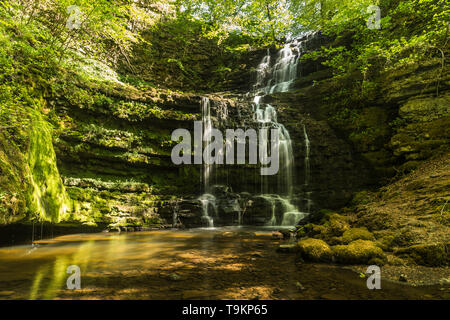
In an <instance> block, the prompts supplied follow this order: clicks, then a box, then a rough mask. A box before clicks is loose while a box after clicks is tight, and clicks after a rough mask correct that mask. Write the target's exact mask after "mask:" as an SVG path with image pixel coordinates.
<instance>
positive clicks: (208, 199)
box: [198, 193, 217, 228]
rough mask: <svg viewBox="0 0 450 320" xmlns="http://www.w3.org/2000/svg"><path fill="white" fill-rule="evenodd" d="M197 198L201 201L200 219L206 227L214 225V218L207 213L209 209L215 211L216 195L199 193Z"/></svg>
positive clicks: (214, 212)
mask: <svg viewBox="0 0 450 320" xmlns="http://www.w3.org/2000/svg"><path fill="white" fill-rule="evenodd" d="M198 200H200V202H201V203H202V213H203V215H202V220H203V221H204V223H205V225H206V226H207V227H208V228H213V227H214V219H213V218H212V217H211V216H210V215H209V212H210V210H211V209H212V210H213V214H216V213H217V207H216V197H214V196H213V195H212V194H209V193H205V194H203V195H201V196H200V197H199V198H198Z"/></svg>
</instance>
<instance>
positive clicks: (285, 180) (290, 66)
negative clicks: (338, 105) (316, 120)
mask: <svg viewBox="0 0 450 320" xmlns="http://www.w3.org/2000/svg"><path fill="white" fill-rule="evenodd" d="M301 45H302V43H301V42H298V41H297V40H294V41H292V42H289V43H286V44H285V45H284V47H283V48H282V49H281V50H280V51H279V52H278V54H277V58H276V61H275V63H274V65H273V66H272V67H271V56H270V52H269V50H267V54H266V56H265V57H264V58H263V59H262V61H261V63H260V64H259V65H258V67H257V68H256V71H257V74H256V83H255V84H254V86H253V103H254V109H253V110H254V119H255V121H257V122H258V123H260V125H261V126H263V127H268V126H272V127H275V128H278V129H279V130H278V132H279V163H280V170H279V172H278V177H277V193H278V194H280V195H282V196H284V197H285V198H280V199H281V201H282V204H283V211H284V212H283V221H282V222H281V225H283V226H293V225H295V224H296V223H297V222H298V221H299V220H300V219H302V218H303V217H304V216H305V213H303V212H299V211H298V209H297V208H296V207H295V206H294V205H293V204H292V203H291V200H292V195H293V177H294V153H293V150H292V141H291V137H290V135H289V132H288V130H287V129H286V128H285V127H284V125H283V124H281V123H278V119H277V111H276V109H275V108H274V107H273V106H272V105H270V104H263V103H261V101H262V100H263V98H264V96H265V95H267V94H272V93H277V92H286V91H289V89H290V88H291V86H292V84H293V83H294V81H295V79H296V78H297V65H298V60H299V58H300V55H301ZM251 94H252V93H249V95H251ZM304 133H305V144H306V150H307V151H306V155H305V165H306V161H307V162H308V165H307V169H305V170H307V171H308V175H309V140H308V137H307V135H306V128H305V127H304ZM305 183H308V180H306V182H305ZM268 190H269V186H268V179H267V177H263V178H262V179H261V193H262V194H264V193H267V192H268ZM272 207H273V208H272V211H273V212H272V218H271V220H270V221H269V223H268V224H269V225H271V226H274V225H275V224H276V217H275V203H274V202H272ZM308 212H309V209H308Z"/></svg>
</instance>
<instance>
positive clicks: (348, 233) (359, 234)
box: [341, 227, 374, 244]
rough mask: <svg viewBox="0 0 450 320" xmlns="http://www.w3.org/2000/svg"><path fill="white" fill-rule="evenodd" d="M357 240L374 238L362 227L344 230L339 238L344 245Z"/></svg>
mask: <svg viewBox="0 0 450 320" xmlns="http://www.w3.org/2000/svg"><path fill="white" fill-rule="evenodd" d="M359 239H361V240H374V236H373V234H372V233H371V232H370V231H369V230H367V228H366V227H362V228H351V229H348V230H345V232H344V234H343V235H342V237H341V240H342V242H343V243H346V244H348V243H350V242H353V241H355V240H359Z"/></svg>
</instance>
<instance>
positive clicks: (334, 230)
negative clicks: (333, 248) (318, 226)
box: [325, 213, 350, 236]
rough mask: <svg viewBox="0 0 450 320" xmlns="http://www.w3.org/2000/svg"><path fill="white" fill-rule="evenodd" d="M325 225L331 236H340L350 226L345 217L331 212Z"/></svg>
mask: <svg viewBox="0 0 450 320" xmlns="http://www.w3.org/2000/svg"><path fill="white" fill-rule="evenodd" d="M325 226H326V227H327V229H328V233H329V234H330V235H332V236H340V235H342V234H343V233H344V232H345V231H346V230H348V229H349V228H350V225H349V224H348V222H347V218H346V217H344V216H342V215H340V214H337V213H333V214H331V215H330V216H329V217H328V223H325Z"/></svg>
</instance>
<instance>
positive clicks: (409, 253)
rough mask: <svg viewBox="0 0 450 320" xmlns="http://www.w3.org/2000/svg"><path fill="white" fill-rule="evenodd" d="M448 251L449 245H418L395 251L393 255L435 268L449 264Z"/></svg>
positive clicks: (449, 254)
mask: <svg viewBox="0 0 450 320" xmlns="http://www.w3.org/2000/svg"><path fill="white" fill-rule="evenodd" d="M449 251H450V244H432V245H425V244H418V245H413V246H409V247H407V248H401V249H398V250H397V251H395V255H397V256H400V257H403V258H407V259H410V260H412V261H413V262H415V263H417V264H420V265H425V266H431V267H437V266H448V265H449V264H450V253H449Z"/></svg>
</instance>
